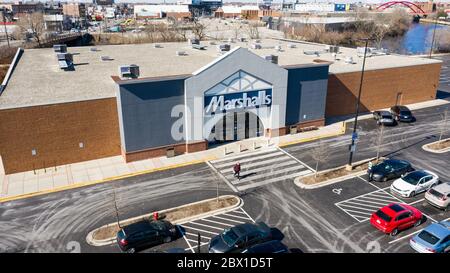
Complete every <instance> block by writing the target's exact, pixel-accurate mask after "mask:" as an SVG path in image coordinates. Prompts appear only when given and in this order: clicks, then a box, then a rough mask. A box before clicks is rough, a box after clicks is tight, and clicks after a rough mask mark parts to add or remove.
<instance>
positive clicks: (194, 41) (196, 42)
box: [188, 39, 200, 45]
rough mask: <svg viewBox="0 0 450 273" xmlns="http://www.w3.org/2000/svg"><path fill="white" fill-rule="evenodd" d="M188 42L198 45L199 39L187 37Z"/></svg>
mask: <svg viewBox="0 0 450 273" xmlns="http://www.w3.org/2000/svg"><path fill="white" fill-rule="evenodd" d="M188 43H189V44H190V45H199V44H200V40H199V39H188Z"/></svg>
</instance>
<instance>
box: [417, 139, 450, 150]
mask: <svg viewBox="0 0 450 273" xmlns="http://www.w3.org/2000/svg"><path fill="white" fill-rule="evenodd" d="M448 139H450V138H445V139H442V140H441V141H445V140H448ZM437 142H439V141H435V142H431V143H427V144H425V145H423V146H422V149H423V150H425V151H427V152H430V153H434V154H443V153H446V152H450V147H448V148H444V149H440V150H433V149H431V148H428V146H429V145H431V144H434V143H437Z"/></svg>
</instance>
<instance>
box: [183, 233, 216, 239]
mask: <svg viewBox="0 0 450 273" xmlns="http://www.w3.org/2000/svg"><path fill="white" fill-rule="evenodd" d="M184 234H188V235H191V236H198V234H195V233H190V232H185V233H184ZM202 238H206V239H209V240H211V237H208V236H205V235H202Z"/></svg>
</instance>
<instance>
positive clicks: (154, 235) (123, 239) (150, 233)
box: [117, 220, 177, 252]
mask: <svg viewBox="0 0 450 273" xmlns="http://www.w3.org/2000/svg"><path fill="white" fill-rule="evenodd" d="M176 234H177V230H176V228H175V226H174V225H172V224H171V223H170V222H168V221H165V220H158V221H149V220H143V221H140V222H136V223H133V224H130V225H128V226H125V227H123V228H122V229H121V230H119V232H117V243H118V244H119V247H120V249H121V250H122V251H126V252H135V251H136V249H143V248H146V247H151V246H155V245H159V244H162V243H168V242H170V241H172V239H173V238H175V237H176Z"/></svg>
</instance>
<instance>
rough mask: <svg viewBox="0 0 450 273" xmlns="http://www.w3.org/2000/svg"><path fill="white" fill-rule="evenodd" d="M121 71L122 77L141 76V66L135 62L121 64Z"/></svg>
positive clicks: (134, 77) (133, 77)
mask: <svg viewBox="0 0 450 273" xmlns="http://www.w3.org/2000/svg"><path fill="white" fill-rule="evenodd" d="M119 73H120V77H121V78H132V79H136V78H138V77H139V66H137V65H135V64H130V65H122V66H119Z"/></svg>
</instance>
